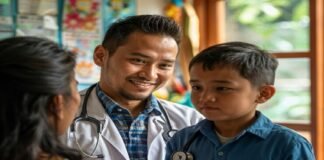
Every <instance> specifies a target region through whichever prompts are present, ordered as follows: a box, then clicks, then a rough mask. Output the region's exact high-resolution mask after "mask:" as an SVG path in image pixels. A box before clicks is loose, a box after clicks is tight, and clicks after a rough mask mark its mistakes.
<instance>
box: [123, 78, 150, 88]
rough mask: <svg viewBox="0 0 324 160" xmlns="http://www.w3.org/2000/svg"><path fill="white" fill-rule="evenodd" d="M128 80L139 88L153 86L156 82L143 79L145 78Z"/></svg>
mask: <svg viewBox="0 0 324 160" xmlns="http://www.w3.org/2000/svg"><path fill="white" fill-rule="evenodd" d="M129 81H130V82H131V83H133V84H134V85H136V86H137V87H140V88H149V87H151V86H154V85H155V84H156V83H155V82H151V81H145V80H138V79H130V80H129Z"/></svg>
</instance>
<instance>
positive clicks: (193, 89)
mask: <svg viewBox="0 0 324 160" xmlns="http://www.w3.org/2000/svg"><path fill="white" fill-rule="evenodd" d="M191 90H192V91H199V90H201V87H200V86H196V85H191Z"/></svg>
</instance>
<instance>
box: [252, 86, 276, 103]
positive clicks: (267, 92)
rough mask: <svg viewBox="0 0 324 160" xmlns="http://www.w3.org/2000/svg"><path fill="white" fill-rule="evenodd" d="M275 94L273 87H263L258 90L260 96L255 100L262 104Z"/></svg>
mask: <svg viewBox="0 0 324 160" xmlns="http://www.w3.org/2000/svg"><path fill="white" fill-rule="evenodd" d="M275 92H276V88H275V87H274V86H273V85H265V86H262V87H261V88H260V94H259V96H258V97H257V99H256V100H255V102H257V103H264V102H266V101H268V100H269V99H270V98H271V97H272V96H273V95H274V94H275Z"/></svg>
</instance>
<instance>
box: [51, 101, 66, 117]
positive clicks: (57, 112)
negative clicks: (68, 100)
mask: <svg viewBox="0 0 324 160" xmlns="http://www.w3.org/2000/svg"><path fill="white" fill-rule="evenodd" d="M63 107H64V98H63V95H57V96H55V97H54V105H52V106H51V113H52V114H53V116H55V117H57V118H58V119H60V120H61V119H63V118H64V113H63Z"/></svg>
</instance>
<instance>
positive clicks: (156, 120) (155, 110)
mask: <svg viewBox="0 0 324 160" xmlns="http://www.w3.org/2000/svg"><path fill="white" fill-rule="evenodd" d="M180 37H181V32H180V27H179V26H178V25H177V24H176V23H175V22H174V21H173V20H171V19H169V18H167V17H163V16H158V15H140V16H132V17H128V18H126V19H124V20H120V21H117V22H115V23H113V24H112V26H111V27H110V28H109V30H108V31H107V33H106V35H105V38H104V40H103V42H102V45H99V46H97V47H96V49H95V51H94V62H95V63H96V64H97V65H98V66H99V67H101V77H100V81H99V83H98V84H95V85H93V86H92V87H90V88H93V89H87V92H88V93H85V92H86V91H84V92H81V97H82V99H83V104H84V105H83V106H82V107H81V108H82V111H81V113H80V116H79V117H77V118H76V119H75V122H74V123H73V124H72V126H71V129H70V130H69V132H68V134H67V139H66V140H67V143H68V145H69V146H73V147H76V148H78V149H80V150H81V152H82V153H83V155H84V156H85V157H87V158H102V159H112V160H123V159H125V160H129V159H148V160H159V159H163V158H164V156H165V143H166V141H167V140H168V139H169V138H171V136H172V135H173V134H174V132H175V131H177V130H179V129H182V128H184V127H186V126H191V125H194V124H196V123H197V122H198V121H200V120H201V119H202V115H201V114H199V113H198V112H196V111H195V110H193V109H191V108H188V107H185V106H180V105H178V104H174V103H171V102H167V101H164V100H160V99H157V98H156V97H154V96H153V95H152V92H153V91H155V90H156V89H158V88H160V87H161V86H163V85H164V84H165V83H166V81H167V80H168V79H169V78H170V77H171V76H172V74H173V70H174V67H175V61H176V57H177V54H178V52H179V43H180Z"/></svg>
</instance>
